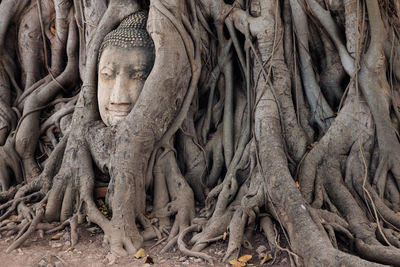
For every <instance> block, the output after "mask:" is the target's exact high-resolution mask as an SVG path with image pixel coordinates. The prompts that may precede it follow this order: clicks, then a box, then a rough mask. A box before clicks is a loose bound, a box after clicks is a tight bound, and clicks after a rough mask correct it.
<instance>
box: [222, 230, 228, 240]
mask: <svg viewBox="0 0 400 267" xmlns="http://www.w3.org/2000/svg"><path fill="white" fill-rule="evenodd" d="M227 235H228V234H227V233H226V232H224V236H223V237H222V240H224V241H225V240H226V236H227Z"/></svg>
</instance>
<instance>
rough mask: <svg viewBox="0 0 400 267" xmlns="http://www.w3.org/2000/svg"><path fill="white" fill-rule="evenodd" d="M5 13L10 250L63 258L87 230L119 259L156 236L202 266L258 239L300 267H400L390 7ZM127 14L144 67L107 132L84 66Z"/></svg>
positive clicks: (285, 0) (44, 2)
mask: <svg viewBox="0 0 400 267" xmlns="http://www.w3.org/2000/svg"><path fill="white" fill-rule="evenodd" d="M14 2H15V1H11V0H3V1H1V3H0V41H1V42H0V55H2V57H1V64H0V98H1V99H0V143H1V144H3V145H2V146H1V147H0V185H1V189H2V192H0V231H1V232H2V233H4V234H5V235H7V236H11V235H15V240H14V242H13V243H12V244H11V246H10V247H9V248H8V251H11V250H12V249H15V248H17V247H18V246H20V245H21V244H22V243H23V242H25V241H26V240H28V239H29V236H30V235H31V234H32V233H33V232H34V231H35V230H39V231H41V232H43V231H45V232H47V233H52V232H55V231H59V230H60V229H62V228H64V227H66V226H69V227H70V229H71V242H72V244H73V245H74V244H76V242H77V241H78V235H77V227H78V225H79V224H80V223H83V222H84V221H85V220H87V221H89V222H92V223H95V224H97V225H98V226H99V227H100V228H101V229H102V230H103V231H104V241H105V243H107V244H109V245H110V249H111V251H112V252H113V253H115V254H117V255H121V256H123V255H128V254H132V253H134V252H135V251H136V250H137V249H138V248H140V247H141V246H142V242H143V240H147V239H153V238H157V239H158V240H159V241H158V242H162V241H161V240H166V241H167V244H166V245H165V247H164V248H163V249H162V252H164V251H167V250H169V249H170V248H171V247H172V246H175V245H177V247H178V248H179V249H180V250H181V251H182V252H183V253H184V254H185V255H189V256H195V257H200V258H203V259H205V260H206V261H209V262H211V257H210V256H208V255H206V254H205V253H203V252H201V250H203V249H204V248H205V247H206V246H208V245H209V244H210V243H212V242H215V241H217V240H221V239H224V238H225V237H228V238H229V240H228V244H227V250H226V253H225V255H224V259H223V260H224V261H228V260H230V259H236V258H238V256H239V255H240V254H241V248H242V247H251V245H252V244H251V235H252V233H253V231H254V230H255V229H261V230H262V231H263V232H264V234H265V236H266V237H267V240H266V241H265V242H266V243H268V244H269V247H270V249H271V251H272V252H273V253H275V252H277V251H279V250H283V251H286V252H288V254H289V257H290V258H291V259H293V262H294V263H295V264H297V265H298V266H343V265H344V266H380V264H387V265H398V264H399V262H400V257H399V255H400V250H399V246H400V242H399V237H400V235H399V229H400V219H399V218H400V217H399V216H398V214H396V212H399V208H400V193H399V192H400V191H399V185H400V183H399V177H400V171H399V166H400V164H399V155H400V154H399V153H400V149H399V147H400V144H399V140H398V137H397V135H398V129H399V125H400V123H399V121H400V116H399V115H398V114H399V108H400V106H399V103H400V102H399V100H398V98H399V97H400V93H399V92H398V91H399V90H398V89H399V80H400V75H399V73H400V67H399V66H400V63H399V62H400V58H399V54H400V45H399V29H400V28H399V25H400V22H399V12H400V11H399V5H398V4H397V2H393V3H392V2H390V1H377V0H365V1H359V0H348V1H347V0H346V1H336V2H335V1H320V0H294V1H292V0H282V1H277V0H263V1H260V0H250V1H236V2H235V3H233V4H227V3H226V1H222V0H221V1H219V0H218V1H210V0H200V1H175V0H172V1H161V0H151V1H130V0H129V1H128V0H115V1H104V0H102V1H96V3H95V2H94V1H63V0H54V1H51V0H39V1H36V0H34V1H18V3H17V4H14ZM149 4H150V5H149ZM24 8H26V9H24ZM281 8H282V10H281ZM139 9H141V10H146V11H148V12H149V19H148V25H147V28H148V31H149V33H150V34H151V36H152V38H153V41H154V44H155V50H156V60H155V65H154V67H153V70H152V72H151V74H150V75H149V77H148V79H147V81H146V83H145V86H144V88H143V91H142V92H141V95H140V97H139V99H138V102H137V103H136V104H135V106H134V107H133V109H132V111H131V113H130V114H129V115H128V116H127V117H126V119H125V120H123V121H122V122H121V123H120V124H118V125H117V126H113V127H105V125H104V124H103V122H101V121H100V120H99V116H98V110H97V94H96V83H97V79H96V73H97V59H98V50H99V47H100V44H101V42H102V40H103V38H104V36H105V35H106V34H107V33H108V32H110V31H111V30H112V29H114V28H115V27H116V26H117V25H118V24H119V23H120V21H121V20H122V19H124V18H125V17H127V16H128V15H130V14H131V13H133V12H135V11H137V10H139ZM3 15H4V16H3ZM16 29H18V30H16ZM340 30H344V33H343V34H341V33H340ZM15 32H17V33H18V34H15ZM5 36H9V38H8V39H7V41H4V40H5V39H6V38H5ZM32 38H33V40H30V39H32ZM2 40H3V41H2ZM13 42H14V44H17V46H15V45H12V44H13ZM16 47H17V48H16ZM16 54H18V57H19V58H20V60H19V61H18V62H16V61H13V55H16ZM15 58H17V57H15ZM171 64H172V66H173V67H171ZM81 81H82V86H81V87H80V93H79V96H77V90H76V89H78V87H79V84H80V83H81ZM166 99H168V101H166ZM336 111H337V112H336ZM72 112H73V114H72V115H71V113H72ZM38 148H39V149H38ZM39 152H40V153H41V154H42V155H39V154H38V153H39ZM41 168H43V170H41ZM99 173H102V174H101V175H100V174H99ZM296 180H298V181H297V182H298V183H297V186H296V182H295V181H296ZM100 183H102V184H105V185H107V187H108V188H107V194H106V198H105V204H106V205H107V207H108V209H109V214H108V216H104V215H103V214H102V213H101V212H100V211H99V208H98V207H97V205H96V201H95V198H94V196H93V191H94V187H95V185H96V184H100ZM150 199H151V201H149V200H150ZM196 201H197V203H201V204H204V205H205V207H204V209H203V210H202V211H201V212H200V213H199V214H196V208H195V204H196ZM15 214H17V215H18V217H17V219H16V220H12V219H11V218H10V216H11V215H15ZM196 216H197V218H196ZM149 218H150V219H149ZM14 219H15V217H14ZM136 223H138V225H137V224H136ZM278 232H279V233H281V234H282V235H283V236H284V237H285V238H286V239H287V243H288V246H287V247H285V248H283V247H282V246H281V244H279V242H278V241H279V238H278ZM187 237H189V238H190V242H188V243H187V244H186V243H185V242H184V240H187V239H186V238H187ZM341 248H346V251H350V252H351V254H348V253H345V252H342V251H341V250H340V249H341Z"/></svg>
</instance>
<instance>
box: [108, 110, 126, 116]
mask: <svg viewBox="0 0 400 267" xmlns="http://www.w3.org/2000/svg"><path fill="white" fill-rule="evenodd" d="M130 111H131V110H130V109H129V110H128V109H108V112H109V113H110V114H111V115H113V116H121V117H122V116H127V115H128V114H129V112H130Z"/></svg>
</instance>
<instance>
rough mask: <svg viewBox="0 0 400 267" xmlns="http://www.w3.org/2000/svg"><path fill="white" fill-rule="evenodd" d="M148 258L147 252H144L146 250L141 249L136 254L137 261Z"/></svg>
mask: <svg viewBox="0 0 400 267" xmlns="http://www.w3.org/2000/svg"><path fill="white" fill-rule="evenodd" d="M146 256H147V253H146V251H145V250H144V249H142V248H141V249H139V250H138V251H137V252H136V254H135V258H136V259H141V258H144V257H146Z"/></svg>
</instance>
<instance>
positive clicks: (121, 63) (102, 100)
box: [97, 46, 154, 126]
mask: <svg viewBox="0 0 400 267" xmlns="http://www.w3.org/2000/svg"><path fill="white" fill-rule="evenodd" d="M153 63H154V56H153V53H152V51H151V50H149V49H146V48H142V47H134V48H120V47H115V46H109V47H107V48H105V49H104V51H103V53H102V54H101V57H100V61H99V66H98V93H97V98H98V104H99V111H100V116H101V119H102V120H103V122H104V123H105V124H106V125H107V126H114V125H116V124H118V122H120V121H121V120H123V119H124V118H125V117H126V116H127V115H128V114H129V112H130V111H131V110H132V108H133V106H134V105H135V103H136V101H137V99H138V97H139V95H140V92H141V91H142V89H143V86H144V82H145V81H146V79H147V76H148V75H149V73H150V71H151V68H152V67H153Z"/></svg>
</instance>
